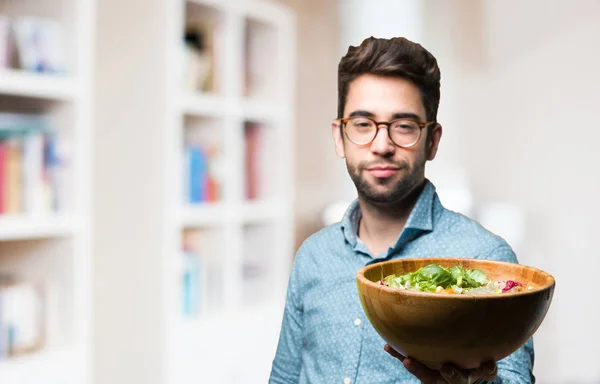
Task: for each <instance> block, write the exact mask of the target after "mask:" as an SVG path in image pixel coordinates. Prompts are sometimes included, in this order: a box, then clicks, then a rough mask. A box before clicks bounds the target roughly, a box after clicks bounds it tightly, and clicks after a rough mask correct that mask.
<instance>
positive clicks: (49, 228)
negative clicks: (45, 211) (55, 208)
mask: <svg viewBox="0 0 600 384" xmlns="http://www.w3.org/2000/svg"><path fill="white" fill-rule="evenodd" d="M74 231H75V224H74V220H73V217H72V216H71V215H68V214H57V215H0V240H22V239H36V238H48V237H62V236H69V235H71V234H73V232H74Z"/></svg>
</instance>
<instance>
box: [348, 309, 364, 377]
mask: <svg viewBox="0 0 600 384" xmlns="http://www.w3.org/2000/svg"><path fill="white" fill-rule="evenodd" d="M360 323H361V321H360V319H354V325H356V326H359V325H360ZM346 384H348V383H346Z"/></svg>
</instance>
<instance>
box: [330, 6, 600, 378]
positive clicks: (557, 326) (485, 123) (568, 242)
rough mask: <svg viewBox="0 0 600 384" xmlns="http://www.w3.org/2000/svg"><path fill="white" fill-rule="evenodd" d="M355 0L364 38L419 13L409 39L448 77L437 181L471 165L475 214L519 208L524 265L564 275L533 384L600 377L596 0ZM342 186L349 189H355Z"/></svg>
mask: <svg viewBox="0 0 600 384" xmlns="http://www.w3.org/2000/svg"><path fill="white" fill-rule="evenodd" d="M357 3H359V1H358V0H340V6H341V7H342V14H344V12H360V10H361V9H362V10H363V13H358V14H357V13H354V17H356V16H357V15H359V16H360V20H361V23H360V24H359V27H357V28H358V29H359V30H360V31H361V33H362V34H363V35H364V37H368V36H370V35H371V34H375V35H377V34H380V36H381V37H386V36H383V35H389V34H390V33H392V34H397V35H401V34H403V33H405V31H406V29H405V27H406V26H405V25H404V24H402V23H399V22H398V20H400V19H401V17H400V18H399V17H398V15H399V14H400V13H399V12H401V11H399V10H398V9H397V8H398V6H399V5H398V4H404V5H406V9H407V13H409V14H411V15H414V14H415V9H420V13H421V17H422V20H421V23H420V28H422V29H421V31H420V32H418V31H417V32H415V31H413V33H415V36H421V38H422V41H420V42H421V43H422V44H423V46H425V47H426V48H427V49H428V50H430V51H431V52H432V53H433V54H434V56H436V57H437V59H438V62H439V64H440V67H441V71H442V100H441V105H440V113H439V116H438V117H439V120H440V122H441V123H442V125H443V126H444V136H443V137H442V142H441V148H440V154H439V156H438V158H437V159H436V160H435V161H434V162H433V163H432V164H430V166H429V168H430V175H431V174H434V175H435V174H436V172H437V175H439V174H440V172H443V169H444V166H445V165H447V164H449V165H451V166H458V167H460V168H463V169H465V170H466V172H467V175H468V176H469V184H470V187H471V190H472V192H473V196H474V202H475V206H474V208H475V211H474V212H475V217H477V215H476V213H477V209H478V208H482V207H484V206H485V205H486V204H489V203H496V202H504V203H508V204H511V205H512V206H515V207H517V208H518V209H520V211H521V212H522V213H523V214H524V217H525V222H524V232H523V233H522V234H523V237H524V242H523V243H522V244H519V247H518V248H517V249H518V251H519V252H518V253H519V254H518V257H519V259H520V261H521V262H522V263H525V264H530V265H533V266H535V267H539V268H542V269H544V270H547V271H548V272H550V273H552V274H553V275H554V276H555V278H556V279H557V288H556V293H555V297H554V301H553V303H552V306H551V308H550V312H549V314H548V317H547V319H546V321H545V322H544V324H543V325H542V327H541V328H540V329H539V330H538V333H537V334H536V338H535V345H536V364H535V373H536V376H537V378H538V382H541V383H598V382H600V364H597V362H596V360H597V357H598V356H600V331H599V330H598V328H597V326H595V325H596V324H600V311H599V309H598V305H597V304H596V302H597V301H598V300H597V299H593V296H592V294H593V289H594V288H595V287H596V286H597V283H596V281H595V277H594V274H595V271H597V270H598V267H599V266H600V260H599V258H600V252H599V251H600V246H599V245H597V244H596V243H595V242H593V236H594V235H595V232H596V231H597V230H598V229H600V224H599V223H598V218H599V217H600V204H598V203H597V202H596V201H595V199H596V198H597V196H600V193H599V192H600V172H599V171H598V170H597V169H596V167H597V164H599V163H600V162H599V160H600V155H599V154H598V151H597V150H596V147H597V146H598V143H599V142H600V130H599V129H598V128H597V127H598V121H599V118H600V113H599V112H598V111H599V109H600V108H599V106H600V96H599V92H598V89H600V70H599V68H600V48H599V47H600V2H598V1H584V0H577V1H569V2H566V1H560V0H529V1H521V2H516V1H512V2H511V1H504V2H502V1H493V0H482V1H475V0H472V1H468V0H458V1H452V2H441V1H435V0H422V1H420V5H416V6H415V2H414V1H407V2H406V3H403V2H394V3H392V2H390V1H386V0H379V1H375V0H370V1H368V2H367V1H364V2H360V3H361V4H359V5H357ZM367 3H368V7H370V8H371V9H372V10H371V11H368V12H365V11H364V9H368V8H365V4H367ZM392 4H393V5H392ZM391 6H393V8H394V12H392V11H391V9H392V8H390V7H391ZM373 8H375V9H376V10H373ZM385 10H388V12H384V11H385ZM351 14H352V13H351ZM374 15H377V17H374ZM350 20H352V19H350ZM411 25H417V27H418V25H419V24H411ZM348 28H350V32H349V29H348ZM352 28H353V27H352V25H351V24H349V26H345V27H344V26H343V25H342V29H341V31H342V39H341V41H342V50H344V51H345V49H346V48H347V44H346V42H347V41H348V39H350V40H356V39H357V37H356V34H355V32H356V31H354V32H352ZM371 31H373V32H371ZM394 31H397V33H394ZM436 170H437V171H436ZM432 179H433V181H434V182H435V181H436V177H435V176H434V177H432ZM338 190H339V195H340V196H348V194H349V193H350V192H349V189H348V184H346V185H344V186H343V187H338ZM352 192H353V191H352ZM516 224H517V223H515V225H516ZM500 235H503V233H500ZM596 290H597V288H596ZM586 292H589V293H586Z"/></svg>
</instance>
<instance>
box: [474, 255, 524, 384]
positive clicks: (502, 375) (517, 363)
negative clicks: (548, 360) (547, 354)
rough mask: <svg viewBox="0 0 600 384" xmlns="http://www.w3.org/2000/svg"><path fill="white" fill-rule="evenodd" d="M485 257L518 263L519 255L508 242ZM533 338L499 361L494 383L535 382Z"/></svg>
mask: <svg viewBox="0 0 600 384" xmlns="http://www.w3.org/2000/svg"><path fill="white" fill-rule="evenodd" d="M485 259H487V260H498V261H507V262H510V263H517V262H518V261H517V256H516V255H515V253H514V251H513V250H512V248H511V247H510V246H508V245H506V244H503V245H500V246H499V247H497V248H495V249H494V250H492V251H491V252H490V253H489V254H488V255H486V257H485ZM534 356H535V354H534V349H533V338H530V339H529V340H528V341H527V342H526V343H525V345H523V346H522V347H521V348H519V349H518V350H517V351H515V352H514V353H513V354H511V355H509V356H507V357H505V358H504V359H502V360H500V361H498V362H497V363H496V364H497V365H498V376H497V377H496V379H495V380H494V381H492V383H493V384H535V376H534V375H533V362H534Z"/></svg>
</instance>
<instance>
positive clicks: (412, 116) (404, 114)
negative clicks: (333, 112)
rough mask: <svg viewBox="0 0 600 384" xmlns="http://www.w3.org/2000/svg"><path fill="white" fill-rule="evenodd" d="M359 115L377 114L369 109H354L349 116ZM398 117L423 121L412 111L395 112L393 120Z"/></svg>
mask: <svg viewBox="0 0 600 384" xmlns="http://www.w3.org/2000/svg"><path fill="white" fill-rule="evenodd" d="M357 116H362V117H368V118H370V119H373V118H375V115H374V114H373V113H371V112H369V111H363V110H358V111H354V112H352V113H351V114H350V115H349V116H348V117H357ZM396 119H413V120H416V121H419V122H420V121H421V118H420V117H419V116H418V115H417V114H416V113H410V112H397V113H394V114H393V115H392V120H396Z"/></svg>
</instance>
